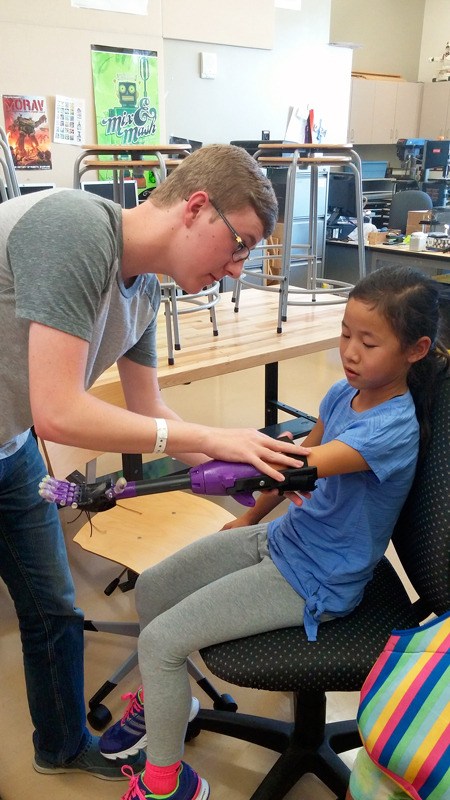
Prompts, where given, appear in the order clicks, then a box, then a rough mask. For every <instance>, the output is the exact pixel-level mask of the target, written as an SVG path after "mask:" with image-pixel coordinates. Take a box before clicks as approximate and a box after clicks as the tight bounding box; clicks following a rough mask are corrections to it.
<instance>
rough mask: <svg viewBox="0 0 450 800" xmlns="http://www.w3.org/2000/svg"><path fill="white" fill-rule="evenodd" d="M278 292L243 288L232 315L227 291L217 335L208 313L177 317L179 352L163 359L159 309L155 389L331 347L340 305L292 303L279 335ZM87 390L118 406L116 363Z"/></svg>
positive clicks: (337, 333) (218, 309)
mask: <svg viewBox="0 0 450 800" xmlns="http://www.w3.org/2000/svg"><path fill="white" fill-rule="evenodd" d="M278 297H279V295H278V291H275V292H272V291H262V290H258V289H245V290H243V291H242V293H241V299H240V307H239V312H238V313H235V311H234V304H233V303H232V302H231V292H225V293H223V294H222V295H221V297H220V301H219V303H218V304H217V305H216V315H217V323H218V329H219V335H218V336H213V332H212V325H211V322H210V320H209V314H208V311H198V312H196V313H191V314H185V315H183V316H180V317H179V324H180V341H181V350H180V351H177V352H176V353H175V364H172V365H169V364H168V363H167V339H166V326H165V320H164V316H163V309H162V308H161V312H160V320H159V325H158V359H159V366H158V376H159V383H160V386H161V388H165V387H168V386H179V385H180V384H183V383H188V382H191V381H198V380H202V379H204V378H210V377H214V376H216V375H225V374H227V373H231V372H238V371H240V370H244V369H250V368H251V367H256V366H262V365H265V364H270V363H273V362H277V361H284V360H286V359H289V358H295V357H296V356H301V355H305V354H308V353H315V352H317V351H319V350H327V349H329V348H333V347H337V346H338V343H339V336H340V329H341V320H342V317H343V313H344V311H343V307H342V304H341V305H336V306H333V305H331V306H314V305H311V306H292V307H290V309H289V316H288V320H287V322H285V323H284V324H283V333H281V334H277V332H276V327H277V318H278ZM90 392H91V393H92V394H94V395H95V396H96V397H99V398H101V399H102V400H105V401H107V402H111V403H115V404H117V405H123V396H122V391H121V387H120V381H119V375H118V370H117V367H116V366H115V365H114V366H112V367H110V368H109V369H108V370H107V371H106V372H104V373H103V375H101V376H100V378H99V379H98V380H97V381H96V382H95V384H94V386H93V387H92V388H91V389H90Z"/></svg>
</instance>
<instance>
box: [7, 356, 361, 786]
mask: <svg viewBox="0 0 450 800" xmlns="http://www.w3.org/2000/svg"><path fill="white" fill-rule="evenodd" d="M341 376H342V372H341V367H340V361H339V355H338V353H337V351H334V350H332V351H328V352H325V353H317V354H315V355H312V356H305V357H302V358H299V359H297V360H292V361H289V362H284V363H283V364H281V365H280V396H281V397H282V399H283V400H285V402H287V403H290V404H292V405H297V406H300V407H301V408H302V409H303V410H305V411H306V412H308V413H310V414H315V413H317V409H318V402H319V400H320V398H321V397H322V395H323V394H324V393H325V391H326V390H327V388H328V387H329V386H330V385H331V384H332V383H333V382H334V381H335V380H337V379H338V378H340V377H341ZM165 396H166V399H167V402H168V403H169V404H170V405H171V406H172V407H173V408H175V409H176V410H177V411H178V412H179V413H181V414H182V415H183V417H184V418H185V419H189V420H192V421H198V422H203V423H206V424H218V425H224V426H227V425H230V426H237V425H242V426H247V425H252V426H257V427H259V426H261V425H263V423H264V419H263V414H264V409H263V402H262V397H263V370H262V369H260V368H257V369H254V370H250V371H248V372H242V373H239V374H235V375H231V376H223V377H221V378H217V379H210V380H208V381H203V382H201V383H197V384H191V385H187V386H182V387H177V388H174V389H170V390H166V392H165ZM60 477H62V476H60ZM224 502H225V503H227V504H228V505H227V507H228V508H229V509H230V510H233V509H236V505H235V502H234V501H233V500H232V499H228V500H226V501H224ZM68 513H69V512H65V514H66V515H68ZM78 524H79V523H77V522H75V523H73V522H71V523H69V522H68V520H67V518H66V521H65V530H66V539H67V547H68V551H69V556H70V561H71V565H72V570H73V575H74V579H75V583H76V586H77V592H78V604H79V605H80V606H81V607H82V608H83V609H84V610H85V612H86V615H87V616H89V617H93V618H95V617H97V619H116V620H117V619H119V620H120V619H122V620H130V619H134V618H135V612H134V607H133V592H128V593H126V594H124V593H122V592H120V591H115V592H114V593H113V594H112V596H110V597H106V596H105V594H104V593H103V589H104V588H105V586H106V585H107V584H108V583H109V582H110V581H111V580H112V579H113V578H114V577H116V575H117V574H118V569H117V566H116V565H114V564H113V563H112V562H109V561H106V560H105V559H102V558H99V557H98V556H94V555H92V554H89V553H86V552H85V551H84V550H82V549H81V548H80V547H79V546H78V545H76V544H74V543H73V542H72V537H73V535H74V533H75V532H76V530H77V525H78ZM0 607H1V609H2V612H1V615H2V636H1V640H0V673H1V675H2V681H1V684H0V709H1V710H0V719H1V720H2V725H1V728H2V732H3V737H4V738H2V745H1V748H0V796H1V799H2V800H30V798H31V797H32V798H33V800H44V798H45V799H46V800H48V798H49V797H55V798H58V799H61V800H80V798H92V797H95V798H96V800H119V798H120V797H121V795H122V794H123V792H124V791H125V790H126V787H127V784H126V783H123V784H122V783H115V782H114V783H112V782H107V781H101V780H97V779H95V778H90V777H87V776H84V775H54V776H45V775H39V774H37V773H36V772H34V770H33V769H32V766H31V758H32V744H31V734H32V725H31V721H30V719H29V715H28V708H27V702H26V697H25V692H24V679H23V672H22V659H21V647H20V641H19V637H18V632H17V625H16V618H15V614H14V609H13V607H12V604H11V601H10V598H9V595H8V594H7V591H6V588H5V586H4V584H2V583H0ZM132 647H133V641H132V640H130V639H127V638H125V637H123V638H122V637H115V636H113V635H111V634H99V633H88V634H86V651H85V659H86V665H85V674H86V698H88V697H90V696H91V695H92V694H93V693H94V692H95V691H96V689H97V688H98V687H99V686H100V684H101V683H103V681H104V680H105V679H106V678H107V677H108V676H109V674H110V672H111V671H112V669H113V668H115V667H116V666H117V665H119V664H120V663H121V661H122V660H123V659H124V658H125V657H126V656H127V655H128V654H129V653H130V652H131V650H132ZM198 664H199V666H200V665H201V662H200V659H199V657H198ZM202 668H203V667H202ZM212 680H213V681H214V682H215V684H216V685H219V686H220V685H222V686H223V687H224V690H225V691H230V692H231V693H232V694H233V696H234V698H235V699H236V700H237V702H238V704H239V707H240V710H242V711H246V712H248V713H253V712H255V713H258V714H261V715H267V716H275V717H279V718H290V702H291V701H290V697H289V695H283V694H278V693H270V692H258V691H255V690H245V689H237V688H236V687H229V686H226V685H225V684H221V682H220V681H218V680H217V679H216V678H213V679H212ZM138 682H139V676H138V673H137V670H135V671H134V672H133V673H131V674H130V675H128V676H127V678H126V679H125V680H124V681H123V682H122V685H121V686H120V688H118V689H116V690H115V691H114V693H113V694H112V695H110V697H109V698H108V706H109V708H110V710H111V712H112V714H113V719H114V720H115V719H117V718H118V716H119V715H120V714H121V710H122V707H123V703H122V701H121V699H120V695H121V693H123V692H126V691H131V690H133V689H134V688H135V687H136V686H137V684H138ZM197 692H198V697H199V698H200V699H201V702H202V704H204V705H205V706H208V704H209V700H208V698H205V696H204V694H203V692H202V691H201V690H199V689H197ZM357 701H358V697H357V695H356V694H351V695H344V694H342V695H341V694H338V693H336V694H332V695H330V697H329V703H328V707H329V715H330V718H335V719H341V718H345V717H347V716H354V714H355V710H356V707H357ZM185 757H186V760H187V761H189V762H190V763H191V764H192V766H193V767H194V768H195V769H197V770H198V771H199V772H200V773H201V774H203V775H204V776H205V777H206V778H207V779H208V782H209V783H210V786H211V800H230V798H233V800H248V798H249V797H250V796H251V794H252V792H253V791H254V790H255V788H256V787H257V786H258V784H259V783H260V781H261V780H262V778H263V777H264V775H265V773H266V772H267V771H268V770H269V768H270V766H271V765H272V763H273V762H274V760H275V758H276V756H275V755H274V754H273V753H272V752H270V751H268V750H265V749H263V748H260V747H258V746H255V745H247V744H245V743H242V742H239V741H237V740H233V739H227V738H226V737H223V736H219V735H217V734H212V733H202V734H201V735H200V736H199V737H198V738H197V739H195V740H194V741H193V742H191V743H189V744H188V745H187V747H186V755H185ZM353 757H354V753H351V754H349V755H348V757H347V758H348V763H351V761H352V758H353ZM332 797H333V795H332V794H331V793H330V792H329V791H328V790H327V789H326V788H325V787H324V786H323V785H322V784H320V783H319V782H318V781H316V780H315V779H314V778H313V777H312V776H305V778H303V779H302V780H301V781H300V782H299V783H298V784H297V785H296V786H295V787H294V788H293V789H292V790H291V792H290V793H289V794H288V795H287V796H286V800H332Z"/></svg>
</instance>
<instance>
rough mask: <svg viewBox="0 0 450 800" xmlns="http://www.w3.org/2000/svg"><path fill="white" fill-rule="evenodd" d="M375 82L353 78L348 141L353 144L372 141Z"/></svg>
mask: <svg viewBox="0 0 450 800" xmlns="http://www.w3.org/2000/svg"><path fill="white" fill-rule="evenodd" d="M374 102H375V81H365V80H362V79H361V78H352V88H351V94H350V116H349V126H348V136H347V139H348V141H349V142H353V144H366V143H367V142H371V141H372V125H373V108H374Z"/></svg>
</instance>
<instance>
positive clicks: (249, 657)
mask: <svg viewBox="0 0 450 800" xmlns="http://www.w3.org/2000/svg"><path fill="white" fill-rule="evenodd" d="M449 453H450V376H448V377H447V378H446V379H444V381H443V384H442V386H441V387H440V389H439V393H438V395H437V398H436V403H435V407H434V412H433V421H432V439H431V443H430V445H429V448H428V451H427V454H426V457H425V459H424V461H423V463H422V464H421V466H420V467H419V468H418V470H417V474H416V478H415V481H414V485H413V487H412V489H411V492H410V494H409V496H408V498H407V501H406V503H405V506H404V508H403V510H402V513H401V515H400V519H399V521H398V523H397V525H396V528H395V531H394V534H393V543H394V546H395V549H396V552H397V555H398V557H399V559H400V562H401V564H402V565H403V568H404V569H405V571H406V573H407V575H408V577H409V579H410V581H411V582H412V584H413V586H414V588H415V590H416V592H417V594H418V596H419V600H417V601H416V602H411V600H410V599H409V597H408V594H407V592H406V590H405V588H404V586H403V584H402V581H401V578H400V577H399V576H398V575H397V573H396V571H395V569H394V568H393V566H392V565H391V564H390V563H389V561H388V560H387V558H383V559H382V561H381V562H380V564H379V565H378V566H377V568H376V570H375V574H374V577H373V579H372V580H371V582H370V583H369V585H368V586H367V589H366V592H365V595H364V598H363V601H362V602H361V604H360V606H359V607H358V608H357V609H356V610H355V611H354V612H353V613H352V614H350V615H349V616H347V617H344V618H341V619H336V620H333V621H331V622H327V623H324V624H322V625H321V626H320V628H319V634H318V641H317V642H315V643H311V642H308V641H307V640H306V636H305V633H304V630H303V628H302V627H298V628H287V629H283V630H278V631H272V632H269V633H265V634H259V635H257V636H251V637H247V638H245V639H240V640H236V641H231V642H225V643H221V644H218V645H215V646H213V647H208V648H206V649H205V650H202V652H201V656H202V658H203V660H204V662H205V663H206V665H207V666H208V668H209V669H210V670H211V671H212V672H213V674H214V675H217V676H218V677H219V678H222V679H223V680H225V681H228V682H229V683H232V684H236V685H238V686H245V687H251V688H255V689H265V690H269V691H279V692H293V693H294V699H295V704H294V707H295V719H294V720H293V722H282V721H278V720H272V719H265V718H262V717H255V716H249V715H245V714H241V713H231V712H224V711H215V710H214V711H213V710H203V709H202V710H201V711H200V713H199V715H198V717H197V718H196V719H195V720H194V722H193V723H191V726H190V730H189V735H191V736H195V735H197V734H198V733H199V731H200V730H201V729H205V730H210V731H215V732H217V733H222V734H226V735H228V736H234V737H237V738H239V739H243V740H245V741H249V742H252V743H255V744H259V745H262V746H263V747H267V748H269V749H271V750H275V751H276V752H279V753H281V756H280V758H279V759H278V760H277V762H276V763H275V765H274V766H273V768H272V769H271V770H270V772H269V773H268V775H267V776H266V777H265V778H264V780H263V781H262V783H261V784H260V786H259V787H258V789H257V790H256V791H255V792H254V793H253V795H252V797H251V799H250V800H281V799H282V798H284V797H285V795H286V793H287V792H288V791H289V789H290V788H291V787H292V786H294V785H295V783H296V782H297V781H298V780H299V779H300V778H301V777H302V775H304V774H305V773H307V772H312V773H313V774H315V775H316V776H317V777H318V778H319V779H320V780H321V781H323V783H325V784H326V785H327V786H328V787H329V789H331V791H332V792H334V793H335V794H336V795H337V796H338V797H340V798H343V797H344V795H345V791H346V787H347V785H348V781H349V770H348V768H347V767H346V766H345V765H344V763H343V761H342V760H341V759H340V758H339V756H338V755H337V754H338V753H341V752H345V751H347V750H350V749H352V748H354V747H358V746H360V740H359V736H358V732H357V727H356V722H355V721H354V720H351V721H341V722H334V723H328V724H326V722H325V711H326V696H325V692H328V691H340V692H351V691H359V690H360V688H361V685H362V683H363V681H364V679H365V677H366V676H367V674H368V672H369V670H370V669H371V667H372V665H373V664H374V662H375V660H376V658H377V657H378V655H379V654H380V652H381V651H382V649H383V647H384V645H385V643H386V641H387V638H388V636H389V634H390V632H391V630H393V629H395V628H397V629H399V628H410V627H415V626H416V625H418V624H419V623H420V622H421V621H423V620H424V619H426V618H427V617H428V616H429V615H430V614H432V613H435V614H442V613H443V612H445V611H447V610H448V609H449V607H450V590H449V543H450V525H449V497H450V473H449Z"/></svg>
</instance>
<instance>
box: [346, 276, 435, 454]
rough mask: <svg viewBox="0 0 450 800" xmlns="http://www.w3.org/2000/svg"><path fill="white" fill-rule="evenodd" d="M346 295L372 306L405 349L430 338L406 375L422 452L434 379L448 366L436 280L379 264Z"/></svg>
mask: <svg viewBox="0 0 450 800" xmlns="http://www.w3.org/2000/svg"><path fill="white" fill-rule="evenodd" d="M349 297H353V298H354V299H355V300H362V301H363V302H364V303H369V304H370V305H372V306H373V307H375V308H376V309H377V311H379V313H380V314H382V315H383V316H384V318H385V319H386V320H387V321H388V323H389V324H390V325H391V327H392V329H393V331H394V333H395V334H396V336H397V337H398V339H399V341H400V343H401V345H402V347H403V348H404V349H406V348H407V347H410V346H411V345H413V344H415V343H416V342H417V341H418V339H420V337H421V336H428V337H429V338H430V339H431V347H430V350H429V352H428V354H427V355H426V356H425V358H422V359H421V360H420V361H416V362H415V363H414V364H412V365H411V367H410V369H409V372H408V376H407V383H408V387H409V390H410V392H411V394H412V397H413V399H414V404H415V407H416V414H417V419H418V421H419V425H420V452H421V454H423V452H424V449H425V448H426V445H427V443H428V440H429V437H430V430H431V429H430V418H431V407H432V404H433V400H434V397H435V395H436V389H437V382H438V381H439V380H440V379H441V377H443V375H444V374H445V372H446V371H447V370H448V369H449V366H450V356H449V354H448V352H447V349H446V347H445V346H444V344H443V343H442V341H441V326H442V324H443V323H442V320H441V316H440V313H439V286H438V283H437V282H436V281H434V280H433V279H432V278H429V277H428V276H427V275H424V273H423V272H421V271H420V270H418V269H415V268H414V267H382V268H381V269H378V270H375V271H374V272H372V273H371V274H370V275H367V276H366V277H365V278H362V279H361V280H360V281H359V282H358V283H357V284H356V286H355V287H354V288H353V289H352V290H351V292H350V294H349Z"/></svg>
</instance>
